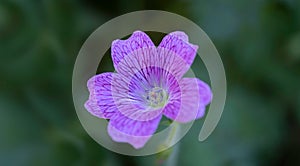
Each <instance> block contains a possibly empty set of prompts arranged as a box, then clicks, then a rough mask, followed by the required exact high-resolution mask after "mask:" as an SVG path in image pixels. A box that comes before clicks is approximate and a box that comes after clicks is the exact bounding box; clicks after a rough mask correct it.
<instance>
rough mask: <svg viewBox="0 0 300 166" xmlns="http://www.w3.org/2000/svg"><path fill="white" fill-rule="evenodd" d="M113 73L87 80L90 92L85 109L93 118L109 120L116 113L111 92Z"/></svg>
mask: <svg viewBox="0 0 300 166" xmlns="http://www.w3.org/2000/svg"><path fill="white" fill-rule="evenodd" d="M112 77H113V73H102V74H99V75H96V76H93V77H92V78H90V79H89V80H88V83H87V86H88V89H89V92H90V96H89V99H88V100H87V101H86V103H85V105H84V106H85V108H86V109H87V110H88V111H89V112H90V113H91V114H92V115H94V116H97V117H99V118H105V119H109V118H111V117H112V116H113V115H114V114H115V112H116V111H117V108H116V105H115V104H114V100H113V97H112V92H111V80H112Z"/></svg>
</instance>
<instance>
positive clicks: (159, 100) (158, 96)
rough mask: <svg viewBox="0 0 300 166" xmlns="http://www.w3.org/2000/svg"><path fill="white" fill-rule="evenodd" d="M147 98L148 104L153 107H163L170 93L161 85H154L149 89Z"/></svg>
mask: <svg viewBox="0 0 300 166" xmlns="http://www.w3.org/2000/svg"><path fill="white" fill-rule="evenodd" d="M146 100H147V102H148V105H149V106H151V107H153V108H162V107H163V106H165V104H166V102H167V100H168V94H167V92H166V91H165V90H163V89H162V88H160V87H154V88H152V89H151V90H150V91H148V93H147V96H146Z"/></svg>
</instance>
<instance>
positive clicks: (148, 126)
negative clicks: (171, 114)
mask: <svg viewBox="0 0 300 166" xmlns="http://www.w3.org/2000/svg"><path fill="white" fill-rule="evenodd" d="M161 117H162V116H161V115H160V116H158V117H156V118H154V119H152V120H148V121H138V120H133V119H131V118H128V117H126V116H124V115H123V114H121V113H117V114H116V116H114V117H113V118H112V119H111V120H110V121H109V124H108V133H109V135H110V136H111V137H112V139H113V140H114V141H117V142H128V143H130V144H131V145H133V147H135V148H136V149H138V148H141V147H143V146H144V145H145V144H146V142H147V141H148V140H149V139H150V137H151V136H152V135H153V134H154V132H155V131H156V129H157V127H158V124H159V121H160V119H161Z"/></svg>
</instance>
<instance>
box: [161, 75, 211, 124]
mask: <svg viewBox="0 0 300 166" xmlns="http://www.w3.org/2000/svg"><path fill="white" fill-rule="evenodd" d="M179 88H180V90H178V87H174V88H173V90H174V92H173V94H172V95H171V97H170V100H169V103H168V105H166V107H165V108H164V110H163V112H164V115H165V116H167V117H168V118H170V119H172V120H175V121H178V122H181V123H186V122H190V121H192V120H195V119H197V118H200V117H202V116H203V115H204V113H205V106H206V105H207V104H208V103H209V102H210V101H211V96H212V95H211V91H210V89H209V86H208V85H207V84H205V83H204V82H202V81H200V80H199V79H197V78H183V79H181V80H180V81H179Z"/></svg>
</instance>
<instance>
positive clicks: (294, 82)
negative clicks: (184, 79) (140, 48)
mask: <svg viewBox="0 0 300 166" xmlns="http://www.w3.org/2000/svg"><path fill="white" fill-rule="evenodd" d="M144 9H159V10H166V11H170V12H174V13H177V14H180V15H182V16H185V17H187V18H189V19H191V20H192V21H194V22H195V23H197V24H198V25H199V26H200V27H201V28H202V29H203V30H204V31H205V32H206V33H207V34H208V35H209V36H210V38H211V39H212V41H213V42H214V44H215V45H216V47H217V49H218V50H219V53H220V55H221V57H222V60H223V62H224V65H225V69H226V75H227V81H228V95H227V103H226V106H225V110H224V113H223V115H222V118H221V120H220V123H219V124H218V126H217V128H216V130H215V131H214V132H213V134H212V135H211V136H210V137H209V138H208V139H207V140H206V141H205V142H202V143H199V142H198V140H197V136H198V134H199V131H200V127H201V125H202V123H203V119H200V120H198V121H197V122H196V123H195V124H194V126H193V127H192V129H191V130H190V131H189V132H188V134H187V135H186V136H185V137H184V139H182V140H181V142H180V144H178V145H177V146H176V148H177V153H176V154H175V153H173V154H174V155H175V156H173V157H171V158H170V159H169V160H168V159H165V158H164V157H163V155H162V154H160V155H151V156H145V157H129V156H123V155H119V154H116V153H113V152H110V151H108V150H106V149H105V148H103V147H102V146H100V145H98V144H97V143H96V142H95V141H94V140H92V139H91V138H90V137H89V136H88V134H87V133H86V132H85V130H84V129H83V128H82V126H81V124H80V122H79V120H78V118H77V116H76V113H75V110H74V106H73V102H72V93H71V79H72V70H73V65H74V62H75V59H76V56H77V54H78V51H79V50H80V48H81V45H82V44H83V42H84V41H85V39H86V38H87V37H88V36H89V35H90V34H91V33H92V32H93V31H94V30H95V29H96V28H98V27H99V26H100V25H101V24H103V23H105V22H106V21H108V20H110V19H112V18H114V17H116V16H119V15H121V14H125V13H127V12H132V11H136V10H144ZM155 42H156V43H158V42H159V41H155ZM200 47H201V46H200ZM196 61H197V63H198V62H199V63H201V60H200V59H199V58H197V59H196ZM101 63H102V64H106V65H105V66H106V67H105V68H104V69H103V70H108V71H109V70H111V69H112V68H111V65H112V64H111V61H110V58H109V56H107V57H106V58H104V59H103V60H102V62H101ZM193 69H195V70H194V72H195V74H196V75H197V76H199V77H200V78H201V76H203V77H204V78H203V79H204V80H206V81H208V77H207V74H205V72H206V71H205V68H204V67H203V66H199V65H198V66H195V65H193ZM200 69H201V70H200ZM299 85H300V1H299V0H277V1H275V0H274V1H272V0H253V1H240V0H227V1H222V0H215V1H202V0H179V1H171V0H164V1H160V0H152V1H146V0H133V1H126V0H112V1H104V0H100V1H76V0H74V1H71V0H53V1H50V0H49V1H47V0H42V1H38V0H31V1H30V0H29V1H22V0H0V132H1V133H0V165H101V166H102V165H103V166H110V165H116V166H118V165H120V166H121V165H131V166H136V165H143V166H150V165H187V166H199V165H204V166H216V165H222V166H223V165H225V166H227V165H228V166H252V165H272V166H273V165H274V166H277V165H278V166H279V165H286V166H289V165H300V88H299ZM173 154H172V155H173ZM172 155H171V156H172ZM165 160H166V161H165Z"/></svg>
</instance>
